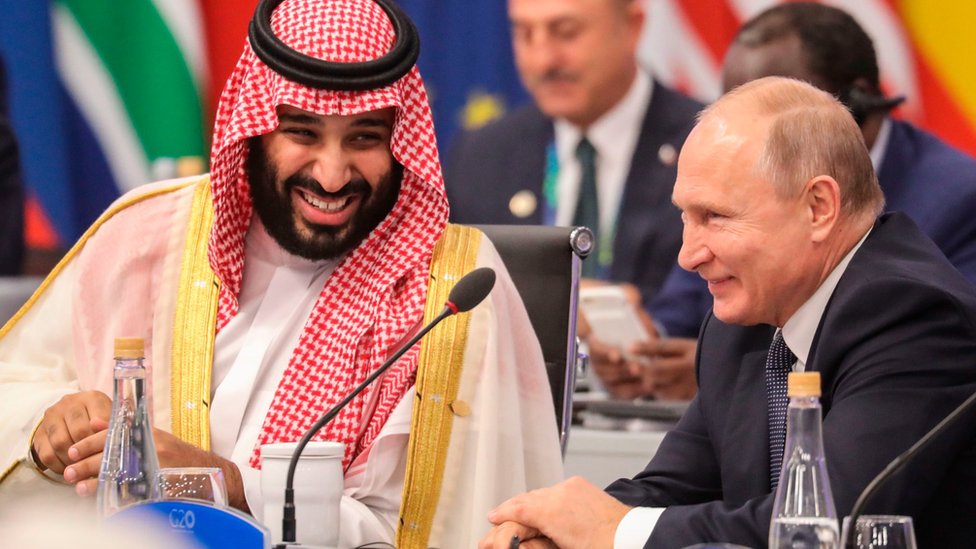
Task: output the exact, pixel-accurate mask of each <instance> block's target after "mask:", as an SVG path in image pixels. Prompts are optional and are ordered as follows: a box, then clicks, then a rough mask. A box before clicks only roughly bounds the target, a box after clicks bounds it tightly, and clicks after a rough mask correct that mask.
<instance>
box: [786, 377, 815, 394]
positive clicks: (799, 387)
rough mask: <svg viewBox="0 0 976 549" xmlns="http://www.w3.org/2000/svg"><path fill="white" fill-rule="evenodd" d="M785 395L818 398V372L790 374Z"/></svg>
mask: <svg viewBox="0 0 976 549" xmlns="http://www.w3.org/2000/svg"><path fill="white" fill-rule="evenodd" d="M786 394H787V395H788V396H790V397H819V396H820V372H790V376H789V378H787V382H786Z"/></svg>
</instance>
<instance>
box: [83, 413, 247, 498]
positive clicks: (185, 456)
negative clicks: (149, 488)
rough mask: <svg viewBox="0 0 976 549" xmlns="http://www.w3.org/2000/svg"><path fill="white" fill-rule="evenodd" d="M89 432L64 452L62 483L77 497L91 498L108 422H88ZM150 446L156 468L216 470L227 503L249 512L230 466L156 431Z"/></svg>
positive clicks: (234, 468) (238, 475)
mask: <svg viewBox="0 0 976 549" xmlns="http://www.w3.org/2000/svg"><path fill="white" fill-rule="evenodd" d="M91 429H92V430H93V431H95V433H94V434H93V435H91V436H89V437H87V438H85V439H83V440H81V441H79V442H78V443H76V444H74V445H73V446H71V448H70V449H69V450H68V455H69V457H70V458H71V459H72V460H73V463H72V465H70V466H69V467H67V468H66V469H65V470H64V479H65V480H66V481H68V482H70V483H73V484H74V485H75V493H77V494H78V495H79V496H91V495H94V494H95V490H96V488H97V487H98V471H99V469H100V468H101V463H102V451H103V450H104V448H105V437H106V434H107V432H108V422H105V421H102V420H92V422H91ZM153 442H154V443H155V445H156V455H157V456H159V466H160V467H220V468H221V469H222V470H223V472H224V484H225V485H226V486H227V500H228V503H229V504H230V505H231V506H233V507H236V508H238V509H240V510H242V511H244V512H250V510H249V509H248V506H247V500H246V499H245V498H244V483H243V482H242V480H241V472H240V470H239V469H238V468H237V465H235V464H234V463H233V462H231V461H229V460H226V459H224V458H222V457H220V456H218V455H217V454H214V453H212V452H208V451H206V450H201V449H200V448H197V447H196V446H193V445H192V444H188V443H186V442H183V441H182V440H180V439H179V438H177V437H176V436H174V435H172V434H170V433H167V432H166V431H162V430H160V429H153ZM155 481H156V479H153V482H155Z"/></svg>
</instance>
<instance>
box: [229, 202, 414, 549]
mask: <svg viewBox="0 0 976 549" xmlns="http://www.w3.org/2000/svg"><path fill="white" fill-rule="evenodd" d="M245 246H246V253H245V258H246V259H245V262H244V277H243V284H242V286H241V292H240V295H239V297H238V303H239V309H238V312H237V314H236V315H235V316H234V317H233V318H232V319H231V320H230V321H229V322H228V323H227V325H226V326H225V327H224V328H223V329H222V330H221V331H220V333H219V334H217V339H216V343H215V347H214V369H213V394H212V397H213V399H212V404H211V408H210V425H211V444H212V450H213V452H214V453H216V454H218V455H220V456H222V457H225V458H227V459H230V460H231V461H233V462H234V463H235V464H236V465H237V467H238V468H239V469H240V471H241V479H242V480H243V483H244V492H245V497H246V499H247V502H248V505H249V506H250V508H251V512H252V513H253V514H254V516H255V517H256V518H257V519H258V520H261V519H262V515H263V499H262V495H261V472H260V471H259V470H257V469H254V468H252V467H251V466H250V465H249V460H250V458H251V455H252V454H253V452H254V447H255V444H256V442H257V438H258V435H259V434H260V432H261V427H262V426H263V424H264V419H265V416H266V415H267V412H268V408H269V407H270V405H271V401H272V399H273V398H274V394H275V391H276V389H277V388H278V384H279V382H280V381H281V377H282V375H283V373H284V371H285V368H286V367H287V366H288V362H289V361H290V360H291V357H292V354H293V352H294V349H295V347H297V345H298V340H299V338H300V337H301V334H302V331H303V329H304V327H305V323H306V321H307V320H308V318H309V315H310V314H311V312H312V308H313V307H314V305H315V302H316V300H317V299H318V297H319V295H320V294H321V292H322V288H323V287H324V286H325V282H326V280H327V279H328V278H329V275H331V274H332V272H333V271H334V270H335V267H336V265H337V263H338V262H337V261H310V260H307V259H304V258H301V257H298V256H294V255H291V254H289V253H288V252H286V251H285V250H283V249H282V248H281V247H280V246H279V245H278V244H277V243H276V242H275V241H274V240H273V239H272V238H271V237H270V236H269V235H268V234H267V232H266V231H265V230H264V227H263V226H262V225H261V224H260V223H259V222H257V220H256V219H255V221H254V222H253V223H252V227H251V229H250V230H249V231H248V234H247V240H246V244H245ZM412 402H413V398H412V389H411V394H408V395H406V396H405V397H404V398H403V400H402V401H401V403H400V405H399V406H398V407H397V408H396V409H395V410H394V412H393V414H392V416H391V417H390V419H389V421H388V422H387V423H386V425H384V427H383V429H382V430H381V431H380V434H379V436H378V437H377V439H376V441H375V442H374V445H373V447H372V448H371V450H370V452H369V456H368V458H367V457H362V458H361V459H358V460H357V461H356V463H354V464H353V465H352V466H351V467H350V470H349V471H347V474H346V478H345V486H344V497H343V498H342V504H341V517H340V525H341V527H340V544H339V545H340V547H357V546H359V545H363V544H366V543H369V542H376V541H386V542H392V541H393V535H394V533H395V531H396V523H397V519H398V514H399V509H400V495H401V492H402V489H403V472H404V469H405V460H406V445H407V439H408V437H409V432H410V415H411V411H412Z"/></svg>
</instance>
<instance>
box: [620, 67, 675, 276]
mask: <svg viewBox="0 0 976 549" xmlns="http://www.w3.org/2000/svg"><path fill="white" fill-rule="evenodd" d="M653 85H654V91H653V92H652V95H651V103H650V105H648V106H647V113H645V115H644V121H643V122H642V124H641V131H640V136H639V137H638V138H637V145H636V147H635V149H634V156H633V158H632V160H631V164H630V171H629V172H628V173H627V180H626V182H625V183H624V194H623V197H622V199H621V201H620V210H619V212H618V216H617V226H616V230H617V234H616V236H615V239H614V243H613V252H614V253H613V257H614V262H613V266H612V268H611V273H610V278H612V279H614V280H634V279H635V274H634V273H635V272H636V271H637V270H638V265H642V264H643V262H644V260H643V259H642V257H641V254H640V253H636V251H637V250H639V249H640V246H642V245H645V244H646V242H645V241H646V238H647V235H650V234H654V232H655V227H657V226H660V225H661V224H667V223H674V222H676V221H675V220H676V219H677V215H678V214H677V210H675V213H674V217H675V219H661V218H660V216H659V215H649V211H650V210H651V208H652V207H654V206H656V205H659V204H670V202H671V190H672V189H673V187H674V173H675V170H676V168H675V162H676V160H677V154H678V151H679V150H680V149H681V145H682V141H683V140H684V137H685V134H684V130H683V129H682V128H680V127H675V126H674V122H675V120H674V115H673V114H672V113H670V112H669V111H670V109H671V108H672V106H673V101H672V99H671V95H672V94H673V92H671V91H670V90H668V89H666V88H664V87H662V86H661V85H659V84H658V83H657V82H656V81H655V82H654V84H653ZM672 149H673V152H674V157H673V158H671V157H669V156H668V151H670V150H672ZM662 158H663V159H664V160H667V163H665V162H664V161H663V160H662ZM655 245H658V246H661V245H663V243H655Z"/></svg>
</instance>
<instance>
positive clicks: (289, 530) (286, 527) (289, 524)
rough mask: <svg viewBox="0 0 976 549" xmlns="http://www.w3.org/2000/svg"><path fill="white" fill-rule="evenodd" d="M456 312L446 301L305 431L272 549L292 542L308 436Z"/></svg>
mask: <svg viewBox="0 0 976 549" xmlns="http://www.w3.org/2000/svg"><path fill="white" fill-rule="evenodd" d="M457 312H458V309H457V308H456V307H455V306H454V304H453V303H451V302H450V301H448V303H447V305H446V306H445V307H444V310H443V311H441V313H440V314H439V315H437V317H436V318H435V319H434V320H433V321H432V322H430V323H429V324H427V325H426V326H424V327H423V329H421V330H420V331H419V332H417V334H416V335H414V336H413V337H412V338H410V340H409V341H407V343H406V344H404V345H403V346H402V347H400V350H399V351H397V352H396V353H395V354H394V355H393V356H392V357H390V359H389V360H387V361H386V362H385V363H384V364H383V365H382V366H380V367H379V368H378V369H377V370H376V371H375V372H373V373H372V374H370V375H369V377H367V378H366V379H365V380H364V381H363V382H362V383H360V384H359V386H358V387H356V388H355V389H353V391H352V392H351V393H349V394H348V395H347V396H346V398H344V399H342V401H340V402H339V403H338V404H336V405H335V406H333V407H332V409H331V410H329V411H328V412H326V414H325V415H323V416H322V417H320V418H319V419H318V421H316V422H315V423H314V424H312V427H310V428H309V430H308V432H306V433H305V436H303V437H302V439H301V440H300V441H298V446H296V447H295V452H294V453H293V454H292V455H291V461H289V462H288V476H286V477H285V506H284V508H283V512H282V519H281V541H282V543H281V544H278V545H276V546H275V547H276V549H284V548H285V547H286V544H288V543H294V542H295V537H296V532H295V489H294V483H295V468H296V467H297V466H298V458H299V457H300V456H301V455H302V451H303V450H304V449H305V446H306V445H307V444H308V443H309V441H310V440H312V437H313V436H315V434H316V433H318V432H319V430H320V429H322V427H323V426H325V424H326V423H328V422H329V421H332V418H334V417H335V416H336V415H338V414H339V412H340V411H342V409H343V408H345V407H346V405H347V404H349V402H350V401H352V399H354V398H356V396H357V395H358V394H359V393H361V392H363V390H364V389H365V388H366V387H368V386H369V384H370V383H372V382H373V381H375V380H376V378H378V377H379V376H380V375H382V374H383V372H385V371H387V370H388V369H389V368H390V366H392V365H393V364H394V363H396V361H397V360H399V359H400V357H401V356H403V354H404V353H406V352H407V351H408V350H410V349H411V348H412V347H413V346H414V345H416V343H417V342H418V341H420V338H422V337H424V336H425V335H427V332H429V331H431V330H432V329H433V328H434V327H435V326H437V325H438V324H440V322H441V321H442V320H444V319H445V318H447V317H449V316H451V315H454V314H456V313H457Z"/></svg>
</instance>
